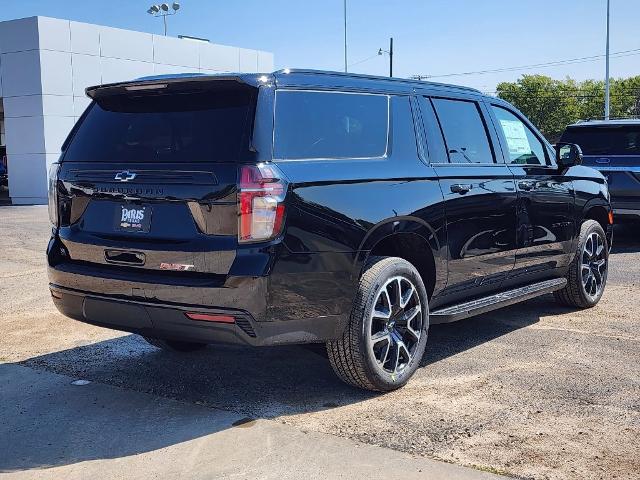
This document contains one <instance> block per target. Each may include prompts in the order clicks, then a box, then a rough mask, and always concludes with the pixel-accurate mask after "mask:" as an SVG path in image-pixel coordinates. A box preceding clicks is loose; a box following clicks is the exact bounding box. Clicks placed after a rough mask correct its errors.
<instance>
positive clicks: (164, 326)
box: [49, 283, 341, 346]
mask: <svg viewBox="0 0 640 480" xmlns="http://www.w3.org/2000/svg"><path fill="white" fill-rule="evenodd" d="M49 289H50V290H51V296H52V299H53V303H54V304H55V306H56V308H57V309H58V310H59V311H60V312H61V313H62V314H63V315H66V316H67V317H70V318H73V319H75V320H79V321H81V322H85V323H90V324H92V325H98V326H101V327H106V328H112V329H115V330H122V331H126V332H132V333H138V334H141V335H145V336H150V337H155V338H162V339H171V340H182V341H187V342H199V343H225V344H242V345H251V346H263V345H282V344H296V343H314V342H322V341H326V340H327V339H330V338H333V337H335V334H336V333H335V332H336V329H337V328H338V325H339V324H340V323H341V317H340V316H329V317H324V318H314V319H309V318H306V319H301V320H288V321H279V322H275V321H274V322H258V321H256V319H255V318H254V317H253V316H252V315H251V313H249V312H247V311H245V310H239V309H230V308H212V307H201V306H192V305H179V304H166V303H159V302H151V301H144V300H138V299H131V298H118V297H112V296H108V295H101V294H97V293H92V292H83V291H79V290H74V289H69V288H65V287H61V286H59V285H56V284H53V283H51V284H49ZM187 312H195V313H204V314H211V315H224V316H227V317H228V316H231V317H233V318H234V319H235V321H234V322H233V323H218V322H211V321H201V320H191V319H190V318H188V317H187V316H186V313H187Z"/></svg>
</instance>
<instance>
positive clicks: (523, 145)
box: [491, 105, 546, 165]
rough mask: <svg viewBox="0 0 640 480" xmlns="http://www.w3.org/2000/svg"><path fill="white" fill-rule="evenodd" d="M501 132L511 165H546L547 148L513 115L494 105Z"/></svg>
mask: <svg viewBox="0 0 640 480" xmlns="http://www.w3.org/2000/svg"><path fill="white" fill-rule="evenodd" d="M491 108H492V109H493V113H494V115H495V116H496V118H497V119H498V125H499V126H500V130H501V131H502V134H503V135H504V137H505V140H506V141H507V148H508V149H509V163H512V164H518V165H545V164H546V157H545V154H544V152H545V147H544V144H543V143H542V142H541V141H540V140H539V139H538V137H536V135H535V134H534V133H533V132H532V131H531V129H530V128H529V127H528V126H527V125H525V124H524V123H523V122H522V120H520V119H519V118H518V117H516V116H515V115H514V114H513V113H511V112H509V111H508V110H505V109H504V108H502V107H497V106H495V105H492V106H491Z"/></svg>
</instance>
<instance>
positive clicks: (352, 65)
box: [349, 53, 379, 67]
mask: <svg viewBox="0 0 640 480" xmlns="http://www.w3.org/2000/svg"><path fill="white" fill-rule="evenodd" d="M377 56H379V55H378V54H377V53H375V54H373V55H371V56H370V57H367V58H363V59H362V60H358V61H357V62H353V63H350V64H349V66H350V67H354V66H356V65H360V64H361V63H364V62H368V61H369V60H371V59H373V58H375V57H377Z"/></svg>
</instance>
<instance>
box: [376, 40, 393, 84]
mask: <svg viewBox="0 0 640 480" xmlns="http://www.w3.org/2000/svg"><path fill="white" fill-rule="evenodd" d="M385 53H386V54H387V55H389V76H390V77H393V37H391V38H390V39H389V50H383V49H382V48H379V49H378V55H384V54H385Z"/></svg>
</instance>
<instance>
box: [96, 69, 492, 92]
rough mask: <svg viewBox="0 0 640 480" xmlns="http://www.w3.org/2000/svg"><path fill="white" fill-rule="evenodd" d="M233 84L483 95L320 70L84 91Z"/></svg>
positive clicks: (168, 78)
mask: <svg viewBox="0 0 640 480" xmlns="http://www.w3.org/2000/svg"><path fill="white" fill-rule="evenodd" d="M223 80H226V81H233V82H239V83H242V84H246V85H251V86H259V85H264V84H270V83H272V84H275V85H276V86H279V87H297V88H345V89H353V90H376V91H381V92H385V91H388V92H405V93H410V92H413V91H418V90H421V91H457V92H459V93H465V94H471V95H474V96H483V94H482V92H480V91H479V90H476V89H474V88H470V87H462V86H457V85H448V84H444V83H436V82H425V81H421V80H410V79H404V78H389V77H379V76H375V75H363V74H356V73H344V72H331V71H324V70H304V69H283V70H278V71H276V72H272V73H220V74H202V73H181V74H170V75H155V76H151V77H142V78H137V79H135V80H132V81H126V82H117V83H111V84H105V85H96V86H93V87H88V88H87V89H86V93H87V95H89V96H90V97H92V98H95V97H96V96H99V95H101V94H109V92H114V91H118V90H121V89H125V88H127V87H131V86H134V85H154V84H178V83H183V82H208V81H223Z"/></svg>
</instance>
